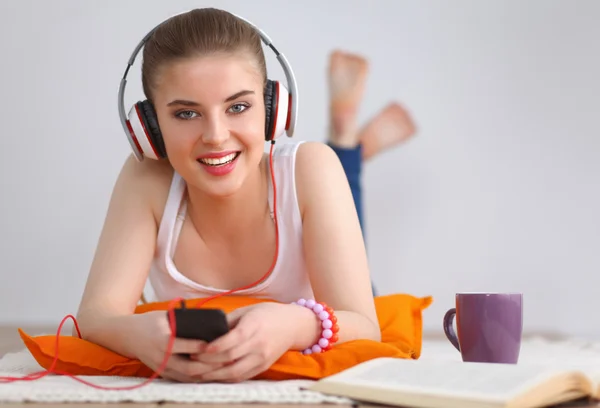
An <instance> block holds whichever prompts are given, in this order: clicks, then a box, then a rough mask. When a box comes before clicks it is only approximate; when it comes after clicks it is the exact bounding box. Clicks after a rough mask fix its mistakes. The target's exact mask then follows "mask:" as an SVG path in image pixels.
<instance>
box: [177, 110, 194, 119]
mask: <svg viewBox="0 0 600 408" xmlns="http://www.w3.org/2000/svg"><path fill="white" fill-rule="evenodd" d="M192 115H196V112H194V111H189V110H187V111H180V112H177V113H176V114H175V116H176V117H178V118H179V119H183V120H190V119H192V118H193V116H192Z"/></svg>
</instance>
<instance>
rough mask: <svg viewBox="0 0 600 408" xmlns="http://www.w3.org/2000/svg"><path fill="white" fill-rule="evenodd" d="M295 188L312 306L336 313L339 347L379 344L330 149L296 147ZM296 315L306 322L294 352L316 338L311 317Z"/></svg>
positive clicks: (365, 273) (346, 199)
mask: <svg viewBox="0 0 600 408" xmlns="http://www.w3.org/2000/svg"><path fill="white" fill-rule="evenodd" d="M296 188H297V194H298V202H299V206H300V211H301V214H302V220H303V236H304V238H303V239H304V252H305V257H306V262H307V267H308V270H309V274H310V281H311V284H312V287H313V291H314V294H315V297H316V300H317V301H322V302H325V303H326V304H327V305H329V306H330V307H331V308H333V309H334V311H335V314H336V316H337V318H338V325H339V327H340V331H339V333H338V337H339V341H338V342H346V341H350V340H355V339H371V340H377V341H379V340H380V337H381V336H380V328H379V323H378V320H377V314H376V311H375V303H374V299H373V294H372V288H371V279H370V274H369V266H368V262H367V254H366V248H365V244H364V240H363V235H362V231H361V228H360V223H359V220H358V214H357V212H356V208H355V206H354V201H353V200H352V192H351V191H350V187H349V184H348V180H347V178H346V175H345V174H344V170H343V168H342V165H341V163H340V161H339V159H338V157H337V156H336V154H335V152H334V151H333V150H332V149H331V148H330V147H329V146H327V145H325V144H322V143H316V142H306V143H303V144H302V145H300V147H299V148H298V152H297V156H296ZM303 312H304V313H303ZM306 312H309V313H306ZM300 313H303V316H306V318H302V319H301V320H300V321H299V322H298V323H299V324H298V326H299V327H298V339H297V342H298V344H297V345H296V346H297V348H302V347H307V346H309V345H310V344H313V343H314V341H315V338H318V336H319V334H320V330H319V327H318V325H315V316H314V314H313V315H312V316H311V312H310V311H308V310H305V311H304V310H303V311H298V314H299V315H300ZM300 322H301V323H300Z"/></svg>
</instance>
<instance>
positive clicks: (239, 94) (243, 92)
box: [167, 89, 254, 106]
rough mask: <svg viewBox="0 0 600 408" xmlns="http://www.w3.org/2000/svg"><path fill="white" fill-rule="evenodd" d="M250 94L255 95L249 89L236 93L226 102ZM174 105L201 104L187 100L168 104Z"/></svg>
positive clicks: (177, 100)
mask: <svg viewBox="0 0 600 408" xmlns="http://www.w3.org/2000/svg"><path fill="white" fill-rule="evenodd" d="M250 94H254V91H251V90H249V89H244V90H243V91H239V92H236V93H234V94H233V95H231V96H228V97H227V98H226V99H225V101H224V102H231V101H233V100H235V99H237V98H240V97H242V96H245V95H250ZM173 105H184V106H200V104H199V103H198V102H194V101H188V100H185V99H175V100H173V101H171V102H169V103H168V104H167V106H173Z"/></svg>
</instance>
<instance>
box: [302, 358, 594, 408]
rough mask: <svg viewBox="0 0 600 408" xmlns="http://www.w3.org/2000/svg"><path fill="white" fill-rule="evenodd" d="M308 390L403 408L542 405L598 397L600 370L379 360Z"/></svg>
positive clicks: (357, 367) (345, 372) (530, 365)
mask: <svg viewBox="0 0 600 408" xmlns="http://www.w3.org/2000/svg"><path fill="white" fill-rule="evenodd" d="M594 369H595V373H594ZM586 370H587V371H586ZM308 389H309V390H311V391H318V392H321V393H323V394H329V395H337V396H342V397H348V398H351V399H354V400H357V401H364V402H371V403H379V404H386V405H396V406H406V407H424V408H442V407H444V408H446V407H448V408H452V407H455V408H470V407H478V408H479V407H511V408H512V407H514V408H526V407H527V408H529V407H544V406H549V405H555V404H561V403H564V402H569V401H575V400H578V399H582V398H589V399H598V398H599V397H600V367H595V368H594V367H591V366H588V367H577V366H570V367H565V366H564V365H563V366H560V367H558V368H557V367H556V366H555V367H552V366H548V365H533V364H492V363H464V362H461V361H441V360H440V361H435V360H427V361H422V360H405V359H394V358H378V359H374V360H370V361H367V362H364V363H361V364H359V365H357V366H354V367H352V368H350V369H348V370H345V371H343V372H341V373H339V374H335V375H332V376H330V377H327V378H324V379H322V380H319V381H317V382H315V383H314V384H312V385H311V386H309V387H308Z"/></svg>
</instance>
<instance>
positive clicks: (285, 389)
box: [0, 339, 600, 404]
mask: <svg viewBox="0 0 600 408" xmlns="http://www.w3.org/2000/svg"><path fill="white" fill-rule="evenodd" d="M432 359H438V360H440V359H441V360H456V361H460V354H459V353H458V351H456V350H455V349H454V347H452V345H451V344H450V343H449V342H448V341H445V340H438V341H427V340H426V341H425V342H424V343H423V351H422V356H421V360H432ZM519 364H544V365H546V364H549V365H554V366H565V367H567V366H568V367H586V368H589V367H597V368H599V371H600V344H598V343H589V342H585V341H575V340H570V341H561V342H549V341H545V340H543V339H530V340H527V341H525V342H524V343H523V345H522V347H521V355H520V358H519ZM40 370H41V367H40V366H39V365H38V364H37V363H36V361H35V360H34V359H33V357H32V356H31V354H29V351H28V350H26V349H25V350H23V351H20V352H18V353H9V354H7V355H6V356H4V357H3V358H2V359H1V360H0V376H17V377H19V376H23V375H26V374H29V373H33V372H37V371H40ZM84 379H85V380H86V381H89V382H92V383H94V384H98V385H102V386H117V387H126V386H129V385H134V384H138V383H140V382H143V381H145V379H143V378H142V379H140V378H130V377H85V378H84ZM307 384H310V381H281V382H268V381H250V382H246V383H242V384H180V383H173V382H168V381H163V380H155V381H153V382H151V383H149V384H147V385H145V386H143V387H141V388H138V389H135V390H117V391H106V390H99V389H95V388H92V387H89V386H87V385H85V384H81V383H79V382H77V381H75V380H73V379H71V378H69V377H62V376H46V377H44V378H42V379H39V380H35V381H17V382H12V383H0V402H96V403H104V402H146V403H160V402H175V403H178V402H179V403H185V402H188V403H189V402H195V403H212V404H220V403H221V404H222V403H238V404H242V403H272V404H347V403H350V402H351V401H350V400H348V399H344V398H336V397H331V396H326V395H323V394H320V393H315V392H309V391H305V390H303V387H304V386H305V385H307Z"/></svg>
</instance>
